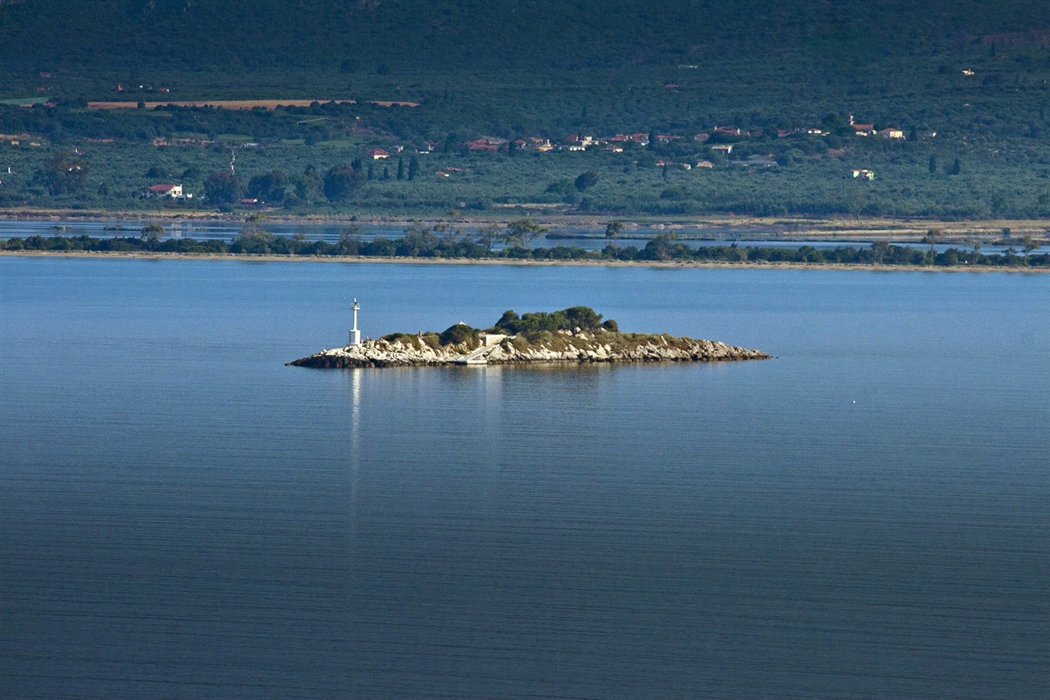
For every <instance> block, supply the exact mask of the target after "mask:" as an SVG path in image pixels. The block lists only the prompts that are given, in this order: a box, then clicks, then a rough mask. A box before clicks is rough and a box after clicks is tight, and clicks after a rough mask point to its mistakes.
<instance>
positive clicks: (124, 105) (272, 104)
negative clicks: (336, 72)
mask: <svg viewBox="0 0 1050 700" xmlns="http://www.w3.org/2000/svg"><path fill="white" fill-rule="evenodd" d="M314 102H321V103H326V102H335V103H336V104H351V105H352V104H356V100H197V101H190V102H175V101H172V102H146V103H145V105H146V109H153V108H154V107H222V108H223V109H255V108H256V107H262V108H264V109H277V107H281V106H284V107H309V106H310V105H312V104H313V103H314ZM370 104H374V105H379V106H380V107H393V106H394V105H397V106H399V107H418V106H419V104H418V103H416V102H398V101H390V100H372V101H371V102H370ZM87 106H88V109H135V108H136V107H138V103H137V102H88V105H87Z"/></svg>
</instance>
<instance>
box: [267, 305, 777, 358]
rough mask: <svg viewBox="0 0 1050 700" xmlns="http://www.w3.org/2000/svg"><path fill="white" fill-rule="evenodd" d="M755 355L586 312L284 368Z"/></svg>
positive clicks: (401, 337)
mask: <svg viewBox="0 0 1050 700" xmlns="http://www.w3.org/2000/svg"><path fill="white" fill-rule="evenodd" d="M770 357H771V356H770V355H768V354H766V353H764V352H762V351H761V350H752V349H748V348H742V347H737V346H735V345H729V344H727V343H722V342H718V341H712V340H697V339H693V338H688V337H676V336H672V335H669V334H666V333H665V334H651V333H622V332H620V331H619V328H618V326H617V324H616V322H615V321H604V322H603V321H601V316H600V315H598V314H596V313H595V312H594V311H593V310H591V309H589V308H587V307H571V308H569V309H564V310H562V311H556V312H553V313H545V312H536V313H531V314H524V315H523V316H520V317H519V316H518V315H517V314H516V313H514V312H513V311H507V312H505V313H504V314H503V317H502V318H501V319H500V321H499V322H497V324H496V325H495V326H493V327H492V328H489V329H486V330H480V329H477V328H472V327H470V326H468V325H466V324H463V323H458V324H456V325H454V326H451V327H449V328H448V329H447V330H445V331H444V332H442V333H422V332H420V333H417V334H415V335H408V334H404V333H394V334H392V335H388V336H384V337H382V338H378V339H366V340H363V341H360V342H358V343H351V344H350V345H347V346H345V347H340V348H332V349H325V350H321V351H320V352H317V353H314V354H313V355H309V356H307V357H302V358H300V359H298V360H294V361H292V362H289V363H287V364H288V365H290V366H296V367H313V368H322V369H340V368H363V367H441V366H453V365H490V364H492V365H520V364H543V363H577V364H582V363H644V362H732V361H740V360H765V359H769V358H770Z"/></svg>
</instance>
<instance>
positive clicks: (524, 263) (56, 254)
mask: <svg viewBox="0 0 1050 700" xmlns="http://www.w3.org/2000/svg"><path fill="white" fill-rule="evenodd" d="M0 255H2V256H8V257H21V258H99V259H110V260H215V261H227V262H228V261H244V262H310V263H343V264H367V263H381V264H388V265H389V264H405V265H507V266H515V267H530V266H531V267H536V266H539V267H624V268H627V267H654V268H665V269H673V268H705V269H723V270H745V269H747V270H842V271H850V270H856V271H865V272H1020V273H1025V272H1027V273H1039V274H1046V273H1050V268H1038V267H1023V266H1018V267H1007V266H983V265H975V266H968V265H953V266H945V265H939V266H938V265H930V266H926V265H864V264H857V265H846V264H842V263H781V262H702V261H676V260H666V261H660V260H645V261H626V260H521V259H513V258H478V259H472V258H421V257H407V256H406V257H363V256H358V255H345V256H339V255H331V256H329V255H325V256H314V255H237V254H232V253H231V254H222V255H218V254H207V253H151V252H100V251H51V250H48V251H39V250H28V251H27V250H0Z"/></svg>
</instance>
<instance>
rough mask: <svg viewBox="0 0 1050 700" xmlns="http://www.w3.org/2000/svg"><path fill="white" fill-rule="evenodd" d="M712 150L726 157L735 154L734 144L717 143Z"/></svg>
mask: <svg viewBox="0 0 1050 700" xmlns="http://www.w3.org/2000/svg"><path fill="white" fill-rule="evenodd" d="M711 150H712V151H717V152H719V153H723V154H725V155H729V154H730V153H732V152H733V144H731V143H716V144H715V145H714V146H711Z"/></svg>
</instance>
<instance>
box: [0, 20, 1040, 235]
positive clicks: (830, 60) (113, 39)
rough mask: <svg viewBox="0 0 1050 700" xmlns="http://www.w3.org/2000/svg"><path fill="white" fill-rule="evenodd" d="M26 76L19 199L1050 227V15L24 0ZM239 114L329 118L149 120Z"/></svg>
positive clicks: (5, 135)
mask: <svg viewBox="0 0 1050 700" xmlns="http://www.w3.org/2000/svg"><path fill="white" fill-rule="evenodd" d="M0 65H3V66H4V68H5V70H4V71H3V72H0V168H2V170H0V174H2V178H0V207H2V206H8V207H10V206H40V207H56V206H62V207H78V208H96V207H102V208H109V209H136V208H147V209H148V208H157V207H160V206H162V205H165V203H162V202H160V201H159V200H156V199H144V198H142V193H143V191H144V189H145V188H146V187H148V186H150V185H152V184H156V183H157V182H158V180H160V181H171V182H174V181H181V182H182V183H183V184H185V186H186V189H187V191H191V192H194V193H195V194H196V195H197V197H196V198H195V199H194V200H193V201H192V202H188V201H187V202H182V203H180V204H179V206H185V207H194V208H201V207H203V208H209V209H215V208H218V207H219V206H223V207H225V208H230V207H234V208H235V207H237V206H238V201H239V200H238V198H236V197H226V198H225V199H223V200H220V199H217V198H216V197H215V196H212V197H209V198H207V199H205V200H203V201H202V200H201V198H200V195H202V194H207V192H208V189H209V188H208V187H206V186H205V183H206V181H207V180H208V178H209V177H210V176H212V175H214V174H216V173H226V172H228V171H229V170H230V161H231V160H234V156H235V155H236V178H238V182H236V183H232V184H234V185H239V186H238V187H233V188H232V189H230V188H227V189H229V192H235V193H236V194H238V195H251V196H250V197H246V198H247V199H252V198H255V195H256V194H258V192H260V191H262V190H260V188H259V187H253V186H252V184H251V183H252V181H253V178H263V179H264V180H265V179H267V178H269V180H267V181H268V182H269V181H273V182H280V183H282V184H281V185H280V186H278V185H268V186H267V187H265V188H262V189H263V190H265V193H266V196H263V197H261V198H260V199H261V204H260V206H267V207H272V208H283V209H284V210H286V211H290V212H293V213H307V212H331V213H334V214H339V215H344V214H348V213H350V212H362V213H364V212H369V213H372V214H376V215H394V216H414V215H419V214H426V215H433V214H443V213H445V212H447V211H451V210H464V209H467V210H470V211H472V212H476V213H477V214H478V215H483V214H484V215H491V216H500V215H502V214H504V213H510V212H509V211H508V210H509V209H513V208H515V207H524V208H525V210H527V211H549V212H552V213H553V212H566V213H577V212H588V213H605V214H608V215H610V216H626V215H645V216H665V215H675V216H704V215H710V214H750V215H773V216H785V215H803V216H808V215H850V216H858V215H870V216H922V217H942V218H988V217H1017V218H1031V217H1046V216H1050V139H1048V136H1050V2H1032V1H1031V0H1004V1H1003V2H998V3H994V4H993V3H988V2H984V1H977V0H961V1H957V0H926V1H925V2H910V1H906V0H891V1H881V2H873V1H871V0H867V1H863V2H862V1H861V0H843V1H837V2H836V1H832V0H820V1H818V2H808V3H803V2H786V3H784V2H780V3H778V2H773V1H772V0H740V1H739V2H734V3H724V2H723V3H716V2H710V1H707V0H705V1H704V2H687V1H686V0H646V1H645V2H643V1H642V0H602V1H599V0H568V1H566V0H508V1H507V2H500V3H493V2H490V1H489V0H459V1H457V2H451V1H450V0H356V1H354V2H334V1H333V0H283V1H282V2H278V1H277V0H254V1H253V2H248V1H247V0H91V1H90V2H88V1H77V2H73V1H71V0H0ZM220 99H252V100H264V99H283V100H289V99H302V100H307V101H310V100H315V101H317V103H316V104H313V105H312V106H301V107H290V108H279V109H276V110H266V109H262V108H261V107H260V108H258V109H255V110H251V111H234V110H231V109H214V108H210V107H209V108H185V107H177V108H175V107H169V106H161V107H158V108H156V109H153V108H149V109H146V108H145V107H146V103H149V102H158V103H163V102H167V101H171V100H184V101H196V100H220ZM98 100H119V101H123V102H125V103H126V104H130V105H135V104H136V103H138V102H139V101H142V107H143V108H142V109H121V110H113V111H106V110H101V109H95V108H94V107H96V106H97V105H95V106H90V105H89V104H88V103H89V102H90V101H98ZM331 100H340V101H343V102H342V103H340V104H332V103H329V101H331ZM389 100H398V101H406V102H411V103H413V104H415V105H416V106H400V107H387V106H381V105H378V104H373V101H389ZM350 101H354V102H353V103H351V102H350ZM30 103H37V104H36V106H34V107H26V106H23V105H27V104H30ZM851 115H852V116H853V117H855V118H856V121H857V122H860V123H865V124H872V125H874V127H875V128H876V129H884V128H887V127H892V128H893V129H895V130H899V131H898V133H899V135H900V136H903V137H904V138H896V139H890V138H881V137H874V136H873V137H867V138H862V137H859V136H856V135H855V134H854V130H853V129H852V127H851V125H850V124H849V122H848V120H849V119H850V118H851ZM719 127H721V128H722V129H730V130H733V133H727V132H726V131H717V129H718V128H719ZM639 133H640V134H642V135H644V136H646V137H648V136H652V137H653V139H654V141H655V143H652V144H649V145H648V146H645V145H642V144H641V143H640V141H641V139H637V140H635V141H634V142H630V143H624V142H623V139H622V138H620V140H619V141H616V138H617V135H618V134H619V135H623V134H639ZM701 134H703V135H704V136H702V137H700V138H697V137H698V135H701ZM585 136H589V137H593V138H594V139H595V141H593V142H591V145H590V146H589V147H588V148H587V149H586V152H579V149H577V148H574V146H573V143H575V142H574V141H572V139H575V138H579V139H581V140H582V137H585ZM657 136H664V137H667V138H664V139H657V138H656V137H657ZM707 137H710V138H707ZM475 139H486V140H485V141H484V144H483V145H482V147H481V149H480V150H477V149H473V148H472V147H471V146H469V145H468V144H469V142H471V141H472V140H475ZM516 140H518V141H520V143H521V144H522V146H521V147H520V148H518V147H512V145H511V144H512V143H513V142H515V141H516ZM546 140H549V141H550V144H551V148H553V149H554V150H553V151H550V152H546V151H542V150H541V148H540V145H541V144H542V143H543V142H544V141H546ZM427 142H429V145H427ZM617 143H619V144H622V145H623V146H624V148H623V150H622V151H616V150H615V148H616V147H617ZM486 144H487V145H486ZM729 145H732V146H733V150H732V152H731V153H720V152H717V149H716V150H712V147H713V146H729ZM490 146H491V147H490ZM374 148H383V149H387V150H388V151H389V152H391V153H394V154H396V155H395V156H394V157H392V158H388V159H381V160H377V159H369V158H368V155H367V154H368V152H369V151H370V150H372V149H374ZM419 151H424V152H419ZM413 163H416V165H413ZM351 164H356V166H357V167H356V168H351ZM74 166H75V167H76V169H74V170H66V171H65V173H66V174H65V175H62V174H61V172H60V171H61V169H62V168H72V167H74ZM366 166H369V167H366ZM687 166H688V167H687ZM708 166H711V167H708ZM339 168H342V170H339ZM413 168H414V170H413ZM333 169H335V170H334V171H333V172H342V173H343V176H345V178H348V179H347V182H348V183H350V184H351V185H352V187H350V188H349V190H348V192H349V194H348V195H347V196H338V197H334V198H333V197H329V196H328V195H327V194H325V192H324V191H323V189H322V187H321V185H320V178H321V177H322V176H323V175H325V174H326V173H328V172H329V171H330V170H333ZM858 169H859V170H872V171H874V172H875V173H876V176H875V179H874V180H867V179H863V178H861V179H863V181H861V179H858V178H855V177H853V175H852V174H853V171H855V170H858ZM410 171H411V172H412V175H409V172H410ZM416 171H418V172H416ZM274 172H278V173H279V175H274V174H273V173H274ZM399 173H400V175H401V176H400V177H399ZM587 173H591V175H592V176H593V178H592V179H593V181H591V180H590V179H588V180H586V182H584V183H583V184H584V185H585V186H584V187H578V186H577V185H576V184H575V183H576V182H577V180H578V178H580V177H581V176H583V175H585V174H587ZM260 181H261V180H260ZM217 182H218V181H217V180H214V179H213V180H212V184H213V185H215V184H216V183H217ZM588 182H589V183H590V184H587V183H588ZM228 184H230V183H228ZM260 187H261V186H260ZM211 189H212V190H213V192H212V194H213V195H214V194H215V192H216V191H217V190H216V188H215V187H212V188H211ZM253 193H254V194H253ZM166 205H168V206H170V205H171V202H167V203H166Z"/></svg>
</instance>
